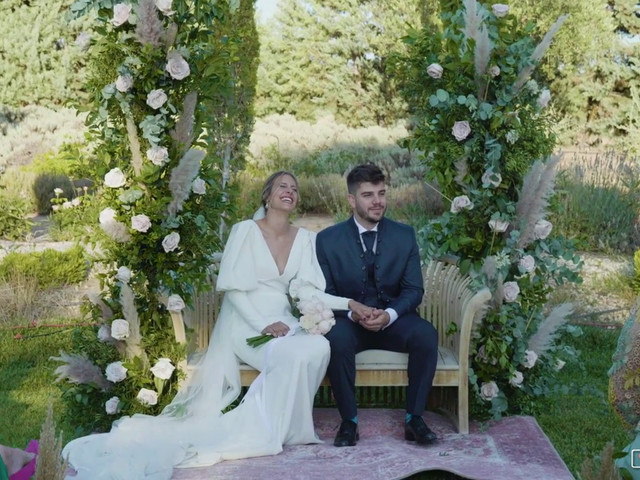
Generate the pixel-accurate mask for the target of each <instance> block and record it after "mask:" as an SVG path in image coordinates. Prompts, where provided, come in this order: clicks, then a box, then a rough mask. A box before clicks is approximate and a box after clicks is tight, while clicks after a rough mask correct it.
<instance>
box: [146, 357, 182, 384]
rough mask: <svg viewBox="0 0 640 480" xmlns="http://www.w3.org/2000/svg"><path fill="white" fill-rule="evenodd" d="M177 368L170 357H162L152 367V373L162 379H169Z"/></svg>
mask: <svg viewBox="0 0 640 480" xmlns="http://www.w3.org/2000/svg"><path fill="white" fill-rule="evenodd" d="M175 369H176V367H174V366H173V364H172V363H171V360H169V359H168V358H160V359H158V361H157V362H156V364H155V365H154V366H153V368H151V373H153V374H154V375H155V376H156V377H158V378H159V379H161V380H169V379H170V378H171V374H172V373H173V371H174V370H175Z"/></svg>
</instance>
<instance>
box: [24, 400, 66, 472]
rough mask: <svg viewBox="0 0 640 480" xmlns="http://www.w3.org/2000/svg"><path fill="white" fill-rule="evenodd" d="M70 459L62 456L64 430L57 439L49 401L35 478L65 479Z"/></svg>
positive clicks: (39, 446) (41, 433)
mask: <svg viewBox="0 0 640 480" xmlns="http://www.w3.org/2000/svg"><path fill="white" fill-rule="evenodd" d="M68 466H69V459H68V458H64V459H63V458H62V432H60V435H59V436H58V438H57V439H56V424H55V422H54V421H53V406H52V405H51V402H49V408H48V409H47V417H46V419H45V421H44V424H43V425H42V430H41V432H40V441H39V445H38V456H37V457H36V471H35V475H34V477H33V478H34V480H64V478H65V477H66V473H67V467H68Z"/></svg>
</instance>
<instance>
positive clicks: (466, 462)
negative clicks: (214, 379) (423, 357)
mask: <svg viewBox="0 0 640 480" xmlns="http://www.w3.org/2000/svg"><path fill="white" fill-rule="evenodd" d="M358 418H359V425H360V441H359V442H358V444H357V446H356V447H344V448H336V447H334V446H333V437H334V436H335V433H336V431H337V427H338V424H339V417H338V412H337V410H335V409H330V408H319V409H316V410H314V419H315V425H316V431H317V432H318V435H319V436H320V438H321V439H322V440H324V441H325V443H324V444H320V445H297V446H291V447H285V449H284V451H283V452H282V453H280V454H279V455H275V456H270V457H259V458H250V459H244V460H233V461H227V462H222V463H219V464H217V465H213V466H211V467H203V468H189V469H175V470H174V475H173V479H174V480H204V479H216V480H237V479H243V480H261V479H274V478H275V479H278V480H284V479H296V480H343V479H345V478H348V479H350V480H394V479H402V478H406V477H407V476H410V475H413V474H415V473H419V472H425V471H429V470H444V471H449V472H452V473H455V474H456V475H459V476H461V477H465V478H468V479H474V480H519V479H522V480H525V479H526V480H529V479H532V478H536V479H538V478H539V479H545V480H565V479H566V480H572V479H573V478H574V477H573V476H572V475H571V473H570V472H569V470H568V469H567V467H566V465H565V464H564V462H563V461H562V459H561V458H560V456H559V455H558V453H557V452H556V451H555V449H554V448H553V445H551V443H550V442H549V439H548V438H547V436H546V435H545V434H544V432H543V431H542V430H541V429H540V427H539V426H538V424H537V422H536V421H535V419H534V418H533V417H508V418H504V419H502V420H499V421H492V422H488V423H487V424H483V425H479V424H477V423H475V422H472V423H471V428H470V433H469V435H460V434H458V433H456V432H455V430H454V428H453V426H452V425H451V423H450V422H449V421H448V420H447V419H446V418H444V417H441V416H439V415H437V414H435V413H433V412H427V413H426V414H425V421H426V422H427V424H428V425H429V427H431V429H432V430H433V431H434V432H436V434H437V435H438V442H437V443H436V444H435V445H432V446H426V447H425V446H417V445H415V444H414V443H413V442H407V441H405V440H404V431H403V429H402V421H403V419H404V411H402V410H394V409H361V410H360V411H359V413H358Z"/></svg>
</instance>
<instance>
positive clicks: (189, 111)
mask: <svg viewBox="0 0 640 480" xmlns="http://www.w3.org/2000/svg"><path fill="white" fill-rule="evenodd" d="M197 104H198V92H191V93H188V94H187V95H186V96H185V97H184V100H183V102H182V114H181V115H180V119H179V120H178V121H177V122H176V126H175V128H174V129H173V130H171V132H169V135H171V138H173V139H174V140H175V142H176V143H177V144H178V151H179V152H180V154H181V155H182V154H184V153H185V152H186V151H187V150H189V148H191V144H192V143H193V124H194V121H195V111H196V105H197Z"/></svg>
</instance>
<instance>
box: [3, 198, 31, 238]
mask: <svg viewBox="0 0 640 480" xmlns="http://www.w3.org/2000/svg"><path fill="white" fill-rule="evenodd" d="M0 205H2V208H1V209H0V238H4V239H6V240H24V238H25V237H26V236H27V235H28V234H29V233H30V232H31V226H32V225H33V223H32V222H31V221H30V220H29V219H28V218H27V214H28V213H29V205H28V203H27V202H26V201H25V200H23V199H22V198H19V197H18V198H16V197H13V196H10V195H8V194H6V193H5V192H4V190H0Z"/></svg>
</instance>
